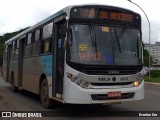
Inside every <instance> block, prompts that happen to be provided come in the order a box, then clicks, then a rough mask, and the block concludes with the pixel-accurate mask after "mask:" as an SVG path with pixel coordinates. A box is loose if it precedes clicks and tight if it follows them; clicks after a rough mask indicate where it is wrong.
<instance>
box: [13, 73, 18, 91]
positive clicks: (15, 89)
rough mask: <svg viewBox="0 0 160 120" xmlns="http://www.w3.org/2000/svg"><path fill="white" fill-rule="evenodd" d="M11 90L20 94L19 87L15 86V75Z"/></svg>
mask: <svg viewBox="0 0 160 120" xmlns="http://www.w3.org/2000/svg"><path fill="white" fill-rule="evenodd" d="M11 89H12V91H13V92H18V87H16V86H15V79H14V75H12V76H11Z"/></svg>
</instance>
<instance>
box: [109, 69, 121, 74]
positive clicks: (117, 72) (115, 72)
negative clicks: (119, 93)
mask: <svg viewBox="0 0 160 120" xmlns="http://www.w3.org/2000/svg"><path fill="white" fill-rule="evenodd" d="M108 73H109V74H119V71H116V70H110V71H108Z"/></svg>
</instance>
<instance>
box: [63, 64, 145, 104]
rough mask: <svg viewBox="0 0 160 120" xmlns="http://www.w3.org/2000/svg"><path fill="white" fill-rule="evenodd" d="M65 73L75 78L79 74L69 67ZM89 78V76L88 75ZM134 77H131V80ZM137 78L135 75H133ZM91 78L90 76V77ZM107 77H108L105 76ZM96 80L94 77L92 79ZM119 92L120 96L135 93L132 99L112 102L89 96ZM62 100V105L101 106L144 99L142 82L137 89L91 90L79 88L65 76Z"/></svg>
mask: <svg viewBox="0 0 160 120" xmlns="http://www.w3.org/2000/svg"><path fill="white" fill-rule="evenodd" d="M65 71H66V72H69V73H72V74H74V75H75V76H78V75H79V72H78V71H76V70H73V69H72V68H71V67H69V66H67V65H66V67H65ZM88 76H90V75H88ZM133 76H134V75H131V78H133ZM135 76H137V75H135ZM90 77H91V76H90ZM107 77H108V76H107ZM117 77H118V78H120V77H124V75H121V76H120V75H119V76H117ZM94 78H96V77H95V76H94V77H93V79H94ZM136 78H137V77H135V79H136ZM116 91H120V92H121V94H123V93H132V92H133V93H135V94H134V96H133V98H129V99H114V100H93V99H92V97H91V95H92V94H98V95H101V94H106V96H107V94H108V92H116ZM63 93H64V94H63V95H64V97H63V100H64V103H71V104H103V103H114V102H116V103H117V102H124V101H134V100H141V99H143V98H144V80H143V81H142V83H141V84H140V85H139V86H138V87H133V86H132V87H129V86H128V87H124V88H123V86H119V87H117V86H116V87H114V86H113V87H109V88H107V87H106V88H105V87H104V88H102V86H99V88H98V87H96V88H95V87H93V88H87V89H84V88H81V87H80V86H78V85H76V84H75V83H73V82H72V81H71V80H70V79H68V78H67V76H66V74H65V77H64V91H63Z"/></svg>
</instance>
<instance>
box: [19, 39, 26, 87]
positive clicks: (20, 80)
mask: <svg viewBox="0 0 160 120" xmlns="http://www.w3.org/2000/svg"><path fill="white" fill-rule="evenodd" d="M24 44H25V37H23V38H21V39H19V56H18V87H22V79H23V77H22V74H23V56H24Z"/></svg>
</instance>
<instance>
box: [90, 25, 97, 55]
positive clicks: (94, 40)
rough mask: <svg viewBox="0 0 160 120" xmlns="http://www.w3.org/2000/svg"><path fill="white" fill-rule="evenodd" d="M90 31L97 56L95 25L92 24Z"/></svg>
mask: <svg viewBox="0 0 160 120" xmlns="http://www.w3.org/2000/svg"><path fill="white" fill-rule="evenodd" d="M90 30H91V37H92V40H93V41H92V47H94V48H95V53H96V55H97V40H96V33H95V29H94V23H91V25H90ZM96 57H97V56H96Z"/></svg>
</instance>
